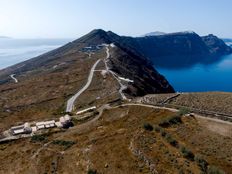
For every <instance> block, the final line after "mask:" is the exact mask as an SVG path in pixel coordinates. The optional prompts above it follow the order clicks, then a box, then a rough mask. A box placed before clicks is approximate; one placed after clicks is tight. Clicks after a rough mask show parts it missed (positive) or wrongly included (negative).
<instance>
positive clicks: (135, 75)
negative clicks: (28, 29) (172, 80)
mask: <svg viewBox="0 0 232 174" xmlns="http://www.w3.org/2000/svg"><path fill="white" fill-rule="evenodd" d="M176 35H178V34H174V36H172V35H168V36H165V38H166V37H167V39H165V40H169V39H170V38H172V37H174V38H175V37H176ZM185 35H186V34H185ZM187 35H189V33H187ZM190 35H193V36H192V37H194V38H193V40H196V46H197V43H199V42H200V40H199V38H198V37H197V36H196V35H195V34H192V33H191V34H190ZM159 37H161V36H159ZM182 37H184V36H182V34H181V37H180V38H182ZM188 37H189V36H187V38H188ZM146 38H149V37H146ZM178 38H179V37H178ZM140 39H142V40H143V39H144V38H128V37H123V36H118V35H117V34H115V33H113V32H111V31H109V32H106V31H104V30H99V29H98V30H93V31H92V32H90V33H88V34H87V35H85V36H83V37H81V38H80V39H77V40H75V41H73V42H70V43H68V44H67V45H65V46H63V47H61V48H58V49H56V50H53V51H51V52H48V53H46V54H43V55H41V56H39V57H36V58H33V59H30V60H28V61H25V62H22V63H19V64H17V65H14V66H11V67H9V68H6V69H4V70H1V71H0V93H1V95H0V131H1V132H0V160H1V165H0V173H16V174H21V173H38V174H40V173H42V174H45V173H68V174H69V173H70V174H72V173H80V174H86V173H87V174H96V173H97V174H98V173H110V174H112V173H113V174H121V173H122V174H124V173H133V174H139V173H143V174H146V173H154V174H156V173H177V174H178V173H186V174H189V173H194V174H198V173H205V174H206V173H207V174H209V173H223V171H225V172H227V173H228V172H230V171H231V167H232V163H231V161H232V159H231V157H232V150H231V148H230V147H231V145H232V144H231V143H232V139H231V130H232V126H231V123H229V122H225V121H222V120H217V119H213V118H206V117H205V116H206V115H199V113H197V112H194V113H191V114H190V113H189V112H190V111H192V110H193V111H195V110H197V109H196V108H194V106H197V107H199V109H202V110H203V109H210V110H212V111H214V113H215V111H217V112H218V111H220V112H227V114H228V115H229V114H230V113H231V109H229V108H227V109H225V108H224V107H223V106H224V105H223V103H226V104H227V105H225V106H226V107H229V106H230V105H229V104H230V100H231V95H230V94H227V93H225V94H220V95H219V94H213V95H212V94H206V95H201V94H196V96H195V97H193V96H194V94H186V95H185V94H181V95H180V94H177V93H174V92H175V91H174V89H173V88H172V86H171V85H170V84H169V83H168V82H167V80H166V79H165V77H163V76H162V75H160V74H159V73H158V72H157V71H156V70H155V69H154V68H153V66H152V63H151V60H150V59H149V58H148V56H145V55H144V53H145V52H142V51H141V50H142V49H141V50H139V49H138V50H137V49H136V48H139V47H137V46H138V45H137V44H138V43H139V42H138V40H140ZM153 39H154V38H152V40H153ZM213 39H215V38H213ZM171 40H172V39H171ZM174 40H176V39H174ZM180 40H181V39H180ZM177 41H179V39H177ZM141 43H142V42H141ZM167 43H168V41H167ZM183 43H185V42H182V43H181V44H180V45H182V47H183ZM201 43H202V42H201ZM206 43H208V44H209V45H210V47H211V49H213V48H214V47H215V46H216V45H217V43H215V42H213V41H212V40H211V39H209V40H207V39H206V40H205V42H203V43H202V45H200V46H199V45H198V46H197V47H196V49H197V50H202V54H203V53H204V52H207V54H214V52H215V50H214V52H212V53H210V51H209V48H208V47H207V46H206ZM144 44H145V42H144ZM151 45H152V44H151ZM171 45H172V44H170V45H168V44H167V48H168V49H170V54H173V53H174V50H172V49H173V48H172V47H171ZM177 45H178V44H177ZM180 45H179V46H180ZM168 46H169V47H168ZM201 46H202V47H203V46H204V49H202V47H201ZM143 48H145V46H144V47H143ZM220 49H221V47H220ZM177 50H178V49H177ZM179 51H181V49H179ZM189 51H191V49H190V50H189ZM183 52H184V51H182V52H181V54H182V53H183ZM160 53H164V52H162V50H161V51H160ZM160 93H162V94H160ZM147 94H149V95H147ZM144 95H145V97H144ZM140 96H141V97H140ZM147 96H148V97H147ZM201 97H203V98H201ZM147 98H148V99H147ZM225 98H227V99H226V100H225ZM189 100H191V101H189ZM147 101H148V102H147ZM153 101H159V102H158V104H157V103H153ZM212 101H213V102H212ZM146 102H147V103H146ZM207 102H211V103H212V105H208V103H207ZM202 103H207V105H203V104H202ZM165 104H166V105H177V106H178V107H172V108H168V107H167V106H166V105H165ZM193 105H194V106H193ZM219 105H220V107H219ZM165 106H166V107H165ZM179 106H180V107H179ZM182 106H183V107H182ZM207 106H210V107H207ZM215 106H218V107H215ZM187 107H189V108H190V109H192V110H188V108H187ZM213 116H214V117H216V118H219V117H218V114H217V113H216V114H213ZM227 117H230V116H227ZM230 118H231V117H230ZM15 126H18V127H15ZM22 126H23V130H22ZM20 131H21V132H20ZM28 161H29V162H28Z"/></svg>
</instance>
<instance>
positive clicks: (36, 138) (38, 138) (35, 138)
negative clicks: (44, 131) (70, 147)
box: [31, 135, 47, 142]
mask: <svg viewBox="0 0 232 174" xmlns="http://www.w3.org/2000/svg"><path fill="white" fill-rule="evenodd" d="M46 139H47V138H46V135H33V136H32V137H31V141H32V142H42V141H45V140H46Z"/></svg>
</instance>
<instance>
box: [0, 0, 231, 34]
mask: <svg viewBox="0 0 232 174" xmlns="http://www.w3.org/2000/svg"><path fill="white" fill-rule="evenodd" d="M231 9H232V0H0V35H5V36H10V37H16V38H38V37H39V38H78V37H80V36H81V35H83V34H85V33H87V32H89V31H90V30H92V29H94V28H102V29H105V30H112V31H114V32H116V33H118V34H120V35H132V36H138V35H142V34H145V33H148V32H151V31H164V32H175V31H185V30H193V31H195V32H197V33H199V34H200V35H205V34H208V33H213V34H216V35H218V36H220V37H231V38H232V22H231V20H232V12H231Z"/></svg>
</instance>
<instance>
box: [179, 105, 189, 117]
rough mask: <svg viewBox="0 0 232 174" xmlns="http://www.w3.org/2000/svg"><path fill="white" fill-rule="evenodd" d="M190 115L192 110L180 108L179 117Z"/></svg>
mask: <svg viewBox="0 0 232 174" xmlns="http://www.w3.org/2000/svg"><path fill="white" fill-rule="evenodd" d="M188 113H190V110H189V109H188V108H184V107H183V108H180V109H179V112H178V113H177V115H178V116H183V115H186V114H188Z"/></svg>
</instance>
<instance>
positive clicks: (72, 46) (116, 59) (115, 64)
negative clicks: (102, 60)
mask: <svg viewBox="0 0 232 174" xmlns="http://www.w3.org/2000/svg"><path fill="white" fill-rule="evenodd" d="M112 35H116V34H112V33H111V32H108V33H107V32H105V31H103V30H100V29H98V30H93V31H92V32H90V33H89V34H87V35H85V36H83V37H81V38H80V39H78V40H75V41H73V42H71V43H69V44H67V45H65V46H63V47H61V48H58V49H56V50H54V51H51V52H49V53H47V54H44V55H41V56H39V57H36V58H34V59H31V60H28V61H25V62H22V63H20V64H17V65H15V66H12V67H10V68H7V69H4V70H3V71H0V79H1V80H0V81H1V82H2V83H4V82H6V81H9V80H10V78H9V75H10V74H19V75H20V74H24V73H26V72H29V71H35V70H40V69H46V67H47V66H49V65H50V64H53V62H57V61H61V60H62V59H64V57H65V56H67V55H73V54H77V52H78V51H80V50H82V49H83V48H85V47H96V46H98V45H101V44H103V43H105V44H110V43H113V42H114V44H115V45H117V46H118V47H117V49H115V51H113V52H112V53H113V56H112V59H110V62H111V69H112V70H114V71H116V73H118V74H119V75H121V76H125V77H128V78H130V79H132V80H133V81H134V83H132V84H131V85H130V87H129V88H128V90H126V91H127V92H128V94H132V95H134V96H136V95H145V94H148V93H171V92H174V89H173V88H172V87H171V85H170V84H169V83H168V82H167V81H166V79H165V78H164V77H163V76H162V75H160V74H159V73H158V72H157V71H156V70H155V69H154V68H153V67H152V66H151V64H150V63H149V62H148V61H147V60H146V59H145V58H144V57H142V56H141V55H138V54H136V53H133V52H131V51H129V49H127V48H126V47H123V46H121V44H120V43H118V42H117V41H116V40H115V39H114V37H112ZM118 37H119V36H118Z"/></svg>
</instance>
